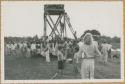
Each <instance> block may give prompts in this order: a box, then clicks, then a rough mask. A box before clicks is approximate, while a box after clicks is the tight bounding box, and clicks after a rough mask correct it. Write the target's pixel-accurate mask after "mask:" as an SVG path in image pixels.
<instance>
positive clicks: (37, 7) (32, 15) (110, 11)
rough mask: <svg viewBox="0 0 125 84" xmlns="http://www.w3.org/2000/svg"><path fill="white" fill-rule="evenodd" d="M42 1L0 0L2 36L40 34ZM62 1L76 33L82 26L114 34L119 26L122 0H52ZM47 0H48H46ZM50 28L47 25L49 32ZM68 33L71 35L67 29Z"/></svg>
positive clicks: (120, 23) (42, 11) (118, 33)
mask: <svg viewBox="0 0 125 84" xmlns="http://www.w3.org/2000/svg"><path fill="white" fill-rule="evenodd" d="M46 3H48V2H43V1H31V2H30V1H22V2H21V1H17V2H16V1H15V2H14V1H13V2H12V1H4V2H3V1H2V29H3V31H4V35H5V36H21V37H22V36H34V35H36V34H37V35H38V36H42V35H43V28H44V24H43V13H44V10H43V8H44V4H46ZM55 3H57V4H65V11H66V12H67V13H68V15H69V17H70V21H71V24H72V26H73V28H74V30H76V32H77V36H78V37H80V36H81V35H82V34H83V32H84V31H85V30H88V29H96V30H98V31H100V33H101V34H102V35H107V36H111V37H114V36H118V37H120V36H121V34H122V28H123V3H122V1H107V2H106V1H105V2H104V1H93V2H92V1H80V2H76V1H75V2H52V1H51V4H55ZM49 4H50V2H49ZM50 30H51V29H49V28H48V29H47V31H48V32H50ZM68 36H69V37H72V35H71V33H70V31H68Z"/></svg>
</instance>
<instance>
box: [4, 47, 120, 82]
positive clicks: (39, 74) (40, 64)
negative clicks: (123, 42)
mask: <svg viewBox="0 0 125 84" xmlns="http://www.w3.org/2000/svg"><path fill="white" fill-rule="evenodd" d="M18 53H19V51H18ZM56 72H57V61H56V60H54V59H52V61H51V62H50V63H46V62H45V58H43V57H39V56H37V57H31V58H26V57H24V56H22V55H21V54H20V53H19V54H18V55H15V56H9V55H6V49H5V80H42V79H51V77H52V76H53V75H54V74H55V73H56ZM55 79H80V74H78V75H77V76H75V74H74V72H73V64H70V63H67V64H66V66H65V69H64V73H63V75H62V76H60V75H57V76H56V77H55ZM95 79H120V59H115V60H114V61H113V60H110V59H109V60H108V63H107V64H103V63H102V62H101V61H100V60H99V58H96V60H95Z"/></svg>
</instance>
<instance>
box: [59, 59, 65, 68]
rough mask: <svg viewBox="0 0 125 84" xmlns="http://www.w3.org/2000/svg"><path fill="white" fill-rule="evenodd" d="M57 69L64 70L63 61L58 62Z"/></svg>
mask: <svg viewBox="0 0 125 84" xmlns="http://www.w3.org/2000/svg"><path fill="white" fill-rule="evenodd" d="M58 69H64V62H63V60H60V61H58Z"/></svg>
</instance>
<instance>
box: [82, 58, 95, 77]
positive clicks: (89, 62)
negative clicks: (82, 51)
mask: <svg viewBox="0 0 125 84" xmlns="http://www.w3.org/2000/svg"><path fill="white" fill-rule="evenodd" d="M94 67H95V66H94V59H83V61H82V64H81V78H82V79H94Z"/></svg>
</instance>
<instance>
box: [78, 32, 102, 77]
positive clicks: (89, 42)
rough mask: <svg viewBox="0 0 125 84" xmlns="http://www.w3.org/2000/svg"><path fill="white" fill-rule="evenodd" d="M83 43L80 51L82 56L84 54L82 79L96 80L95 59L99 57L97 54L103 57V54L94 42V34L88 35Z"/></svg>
mask: <svg viewBox="0 0 125 84" xmlns="http://www.w3.org/2000/svg"><path fill="white" fill-rule="evenodd" d="M83 42H84V43H83V45H82V47H81V50H80V55H81V53H82V56H81V57H82V63H81V78H82V79H94V68H95V65H94V57H95V56H97V54H98V55H99V56H101V53H100V52H99V50H98V48H97V46H96V45H95V44H94V42H93V37H92V34H90V33H86V35H85V36H84V37H83ZM83 55H84V56H83Z"/></svg>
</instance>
